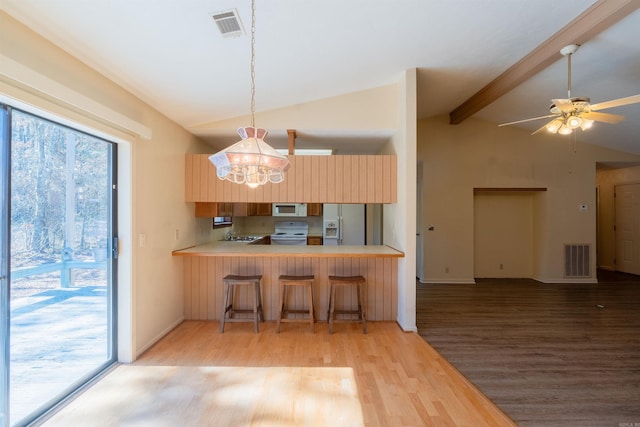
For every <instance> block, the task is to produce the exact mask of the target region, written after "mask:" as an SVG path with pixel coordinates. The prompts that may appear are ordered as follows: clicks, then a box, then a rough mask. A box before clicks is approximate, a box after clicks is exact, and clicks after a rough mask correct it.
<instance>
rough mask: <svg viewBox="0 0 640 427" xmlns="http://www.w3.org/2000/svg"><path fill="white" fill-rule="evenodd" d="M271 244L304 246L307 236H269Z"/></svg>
mask: <svg viewBox="0 0 640 427" xmlns="http://www.w3.org/2000/svg"><path fill="white" fill-rule="evenodd" d="M271 244H272V245H299V246H302V245H304V246H306V244H307V238H306V237H282V236H271Z"/></svg>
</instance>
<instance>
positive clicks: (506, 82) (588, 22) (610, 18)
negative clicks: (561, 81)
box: [449, 0, 640, 125]
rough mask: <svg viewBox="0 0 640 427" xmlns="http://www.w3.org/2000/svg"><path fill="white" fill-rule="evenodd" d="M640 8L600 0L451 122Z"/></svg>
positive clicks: (637, 2)
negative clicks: (569, 46)
mask: <svg viewBox="0 0 640 427" xmlns="http://www.w3.org/2000/svg"><path fill="white" fill-rule="evenodd" d="M638 8H640V0H599V1H597V2H595V3H594V4H593V5H592V6H591V7H589V8H588V9H587V10H585V11H584V12H583V13H581V14H580V15H579V16H578V17H576V18H575V19H574V20H573V21H571V22H570V23H569V24H568V25H566V26H565V27H564V28H562V29H561V30H560V31H558V32H557V33H555V34H554V35H552V36H551V37H549V38H548V39H547V40H545V41H544V42H543V43H542V44H541V45H540V46H538V47H537V48H535V49H534V50H532V51H531V52H530V53H529V54H528V55H526V56H525V57H524V58H522V59H521V60H520V61H518V62H516V63H515V64H514V65H512V66H511V67H510V68H509V69H507V70H506V71H505V72H504V73H502V74H500V75H499V76H498V77H496V78H495V79H494V80H493V81H492V82H491V83H489V84H488V85H486V86H485V87H483V88H482V89H480V91H478V92H477V93H476V94H474V95H473V96H472V97H471V98H469V99H467V100H466V101H464V102H463V103H462V104H460V105H459V106H458V107H457V108H456V109H454V110H453V111H451V113H449V123H450V124H452V125H456V124H460V123H462V122H463V121H464V120H466V119H468V118H469V117H471V116H472V115H474V114H475V113H477V112H478V111H480V110H482V109H483V108H484V107H486V106H487V105H489V104H491V103H492V102H494V101H495V100H497V99H498V98H500V97H501V96H503V95H504V94H506V93H507V92H509V91H510V90H512V89H513V88H515V87H517V86H518V85H520V84H522V83H523V82H525V81H527V80H528V79H530V78H531V77H532V76H534V75H535V74H537V73H539V72H540V71H542V70H543V69H545V68H547V67H548V66H549V65H551V64H553V63H554V62H556V61H557V60H559V59H561V58H562V55H561V54H560V49H562V48H563V47H564V46H566V45H570V44H578V45H581V44H584V43H586V42H587V41H588V40H590V39H591V38H593V37H595V36H596V35H598V34H600V33H601V32H602V31H604V30H606V29H607V28H609V27H611V26H612V25H614V24H615V23H617V22H618V21H620V20H621V19H622V18H624V17H625V16H627V15H629V14H630V13H632V12H634V11H635V10H636V9H638Z"/></svg>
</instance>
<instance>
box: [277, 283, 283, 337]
mask: <svg viewBox="0 0 640 427" xmlns="http://www.w3.org/2000/svg"><path fill="white" fill-rule="evenodd" d="M284 292H285V285H283V284H282V282H280V297H279V298H278V321H277V323H276V333H277V334H279V333H280V320H281V319H282V316H283V312H282V311H283V307H284Z"/></svg>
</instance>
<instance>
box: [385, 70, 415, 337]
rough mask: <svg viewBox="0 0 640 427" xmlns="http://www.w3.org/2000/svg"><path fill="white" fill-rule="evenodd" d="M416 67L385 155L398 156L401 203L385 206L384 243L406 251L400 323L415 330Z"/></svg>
mask: <svg viewBox="0 0 640 427" xmlns="http://www.w3.org/2000/svg"><path fill="white" fill-rule="evenodd" d="M416 75H417V73H416V69H415V68H413V69H409V70H406V71H405V72H404V73H403V75H402V76H401V78H400V83H399V84H398V94H397V99H398V102H397V109H398V113H397V117H398V124H397V128H398V131H397V133H396V134H395V135H394V136H393V138H392V139H391V142H390V143H389V144H387V145H386V147H385V150H386V152H384V153H382V154H396V155H397V159H398V167H397V170H398V203H394V204H386V205H384V206H383V214H382V217H383V218H382V219H383V226H382V229H383V244H385V245H389V246H391V247H393V248H395V249H398V250H400V251H403V252H404V257H403V258H400V259H399V260H398V323H399V324H400V326H401V327H402V329H404V330H405V331H416V332H417V330H418V329H417V327H416V197H415V195H416V173H417V172H416V171H417V163H416V157H415V156H416V149H417V148H416V147H417V126H416V123H417V78H416Z"/></svg>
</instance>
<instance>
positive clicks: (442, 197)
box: [418, 116, 640, 283]
mask: <svg viewBox="0 0 640 427" xmlns="http://www.w3.org/2000/svg"><path fill="white" fill-rule="evenodd" d="M448 119H449V118H448V116H440V117H434V118H429V119H424V120H420V121H419V122H418V160H421V161H423V164H424V170H423V176H424V186H423V187H424V189H423V198H424V201H425V202H424V217H423V223H424V224H432V225H433V230H432V231H429V230H423V233H424V266H425V281H426V282H433V283H474V281H475V280H474V268H473V265H474V250H473V247H474V244H473V239H474V226H473V221H474V218H473V199H474V198H473V189H474V188H475V187H494V188H495V187H498V188H500V187H502V188H507V187H528V188H532V187H543V188H546V189H547V191H546V192H544V193H545V194H544V196H542V195H539V196H536V204H535V207H534V209H535V211H536V215H535V217H536V220H535V227H536V233H535V236H534V244H533V247H534V248H535V252H534V257H533V258H534V268H533V275H534V278H535V279H537V280H540V281H542V282H567V281H570V282H573V281H579V282H585V281H595V277H594V278H593V279H586V280H585V279H580V280H578V279H571V280H567V279H565V278H564V269H563V266H564V263H563V244H564V243H586V244H590V245H592V247H593V248H595V243H596V226H595V225H596V220H595V218H596V217H595V214H596V209H595V185H596V176H595V175H596V173H595V171H596V162H599V161H600V162H604V161H610V162H614V161H620V162H623V161H638V160H639V159H640V156H637V155H632V154H628V153H622V152H617V151H614V150H608V149H605V148H601V147H596V146H592V145H588V144H581V143H579V142H578V143H577V144H576V145H575V146H574V145H573V144H572V138H563V137H562V136H558V135H535V136H531V135H530V134H529V132H527V131H523V130H520V129H518V128H516V127H507V128H498V127H497V126H496V125H495V124H493V123H489V122H485V121H482V120H476V119H473V118H472V119H468V120H466V121H465V122H463V123H462V124H459V125H453V126H452V125H449V121H448ZM581 205H587V207H588V209H587V211H586V212H583V211H582V210H580V206H581ZM595 258H596V257H595V256H594V257H593V259H592V260H591V262H592V266H591V267H592V271H594V272H595V267H596V259H595Z"/></svg>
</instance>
